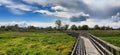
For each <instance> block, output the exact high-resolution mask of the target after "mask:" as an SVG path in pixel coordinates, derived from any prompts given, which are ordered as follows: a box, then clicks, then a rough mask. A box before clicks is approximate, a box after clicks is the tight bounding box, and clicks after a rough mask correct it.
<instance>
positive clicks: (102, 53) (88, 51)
mask: <svg viewBox="0 0 120 55" xmlns="http://www.w3.org/2000/svg"><path fill="white" fill-rule="evenodd" d="M68 34H69V35H72V36H74V37H76V38H77V40H76V42H75V45H74V48H73V50H72V53H71V55H120V48H119V47H116V46H114V45H112V44H110V43H108V42H105V41H103V40H101V39H99V38H97V37H95V36H93V35H91V34H89V33H86V34H83V33H79V32H69V33H68Z"/></svg>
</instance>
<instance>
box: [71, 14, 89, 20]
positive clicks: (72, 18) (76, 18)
mask: <svg viewBox="0 0 120 55" xmlns="http://www.w3.org/2000/svg"><path fill="white" fill-rule="evenodd" d="M88 18H89V16H81V15H80V16H78V17H76V16H73V17H71V18H70V21H71V22H81V21H86V20H87V19H88Z"/></svg>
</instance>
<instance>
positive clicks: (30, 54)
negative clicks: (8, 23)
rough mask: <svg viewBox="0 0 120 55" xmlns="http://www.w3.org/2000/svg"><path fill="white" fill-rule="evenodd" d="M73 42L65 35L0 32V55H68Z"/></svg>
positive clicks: (73, 40) (72, 39)
mask: <svg viewBox="0 0 120 55" xmlns="http://www.w3.org/2000/svg"><path fill="white" fill-rule="evenodd" d="M75 40H76V39H75V38H74V37H71V36H69V35H67V34H66V33H38V32H0V55H68V54H69V53H70V52H71V50H72V47H73V44H74V42H75Z"/></svg>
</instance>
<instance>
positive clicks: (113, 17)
mask: <svg viewBox="0 0 120 55" xmlns="http://www.w3.org/2000/svg"><path fill="white" fill-rule="evenodd" d="M112 20H113V21H114V22H119V21H120V13H119V12H118V13H117V14H116V15H115V16H112Z"/></svg>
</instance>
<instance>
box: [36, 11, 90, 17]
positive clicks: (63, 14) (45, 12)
mask: <svg viewBox="0 0 120 55" xmlns="http://www.w3.org/2000/svg"><path fill="white" fill-rule="evenodd" d="M34 12H38V13H42V14H46V15H53V16H57V17H61V18H67V19H70V18H71V17H73V16H79V15H81V16H89V14H85V13H84V12H80V13H73V12H66V11H60V12H58V11H56V12H50V11H48V10H36V11H34Z"/></svg>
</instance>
